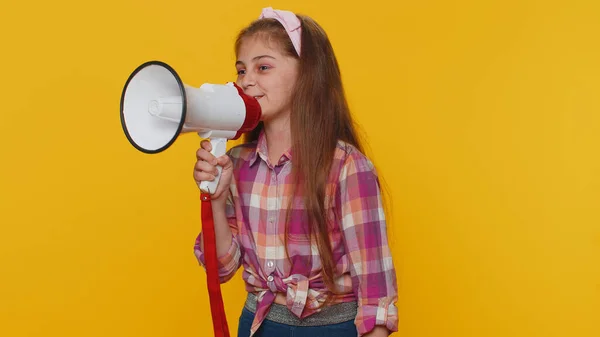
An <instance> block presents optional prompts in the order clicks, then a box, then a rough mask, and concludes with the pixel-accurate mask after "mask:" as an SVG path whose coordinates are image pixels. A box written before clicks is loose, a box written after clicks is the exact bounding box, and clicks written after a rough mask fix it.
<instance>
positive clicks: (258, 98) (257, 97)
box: [254, 95, 264, 100]
mask: <svg viewBox="0 0 600 337" xmlns="http://www.w3.org/2000/svg"><path fill="white" fill-rule="evenodd" d="M263 96H264V95H259V96H254V98H256V100H260V99H261V98H262V97H263Z"/></svg>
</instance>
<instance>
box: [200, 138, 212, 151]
mask: <svg viewBox="0 0 600 337" xmlns="http://www.w3.org/2000/svg"><path fill="white" fill-rule="evenodd" d="M200 146H201V147H202V148H203V149H205V150H206V151H209V152H210V151H212V144H211V143H210V141H208V140H206V139H205V140H203V141H201V142H200Z"/></svg>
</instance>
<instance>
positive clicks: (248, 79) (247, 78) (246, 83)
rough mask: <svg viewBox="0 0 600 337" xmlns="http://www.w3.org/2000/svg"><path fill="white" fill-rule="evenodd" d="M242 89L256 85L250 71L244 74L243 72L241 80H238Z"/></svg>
mask: <svg viewBox="0 0 600 337" xmlns="http://www.w3.org/2000/svg"><path fill="white" fill-rule="evenodd" d="M240 82H241V83H240V84H241V86H242V89H244V90H246V89H248V88H249V87H251V86H254V85H256V80H255V77H254V74H253V73H252V72H251V71H248V72H246V74H244V76H243V77H242V80H241V81H240Z"/></svg>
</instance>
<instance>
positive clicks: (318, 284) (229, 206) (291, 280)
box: [194, 7, 398, 337]
mask: <svg viewBox="0 0 600 337" xmlns="http://www.w3.org/2000/svg"><path fill="white" fill-rule="evenodd" d="M235 52H236V56H237V62H236V64H235V66H236V69H237V81H236V83H237V84H238V85H239V86H240V87H241V88H242V89H243V90H244V93H245V94H247V95H250V96H254V97H256V98H257V100H258V102H259V104H260V106H261V109H262V119H261V122H260V124H259V126H258V127H257V128H256V129H255V130H253V131H252V132H250V133H248V134H246V135H245V136H244V143H243V144H242V145H238V146H235V147H233V148H232V149H231V150H229V151H228V153H227V155H225V156H222V157H220V158H215V157H214V156H212V155H211V154H210V150H211V147H210V143H209V142H207V141H202V143H201V147H200V149H198V151H197V153H196V157H197V162H196V165H195V167H194V180H195V181H196V183H198V184H199V183H201V182H202V181H206V180H212V179H214V177H215V174H217V169H216V165H220V166H221V167H222V173H221V174H222V175H221V180H220V182H219V186H218V188H217V190H216V192H215V193H214V194H213V196H212V209H213V219H214V224H215V237H216V245H217V256H218V257H219V277H220V281H221V282H227V281H228V280H229V279H231V278H232V277H233V275H234V274H235V273H236V271H237V269H238V268H239V267H240V266H243V267H244V269H243V275H242V276H243V279H244V281H245V284H246V290H247V291H248V298H247V300H246V304H245V306H244V308H243V309H242V313H241V316H240V320H239V329H238V336H239V337H241V336H244V337H248V336H256V337H259V336H292V334H293V336H297V337H301V336H311V337H316V336H328V337H337V336H369V337H377V336H387V335H388V334H390V333H391V332H393V331H397V324H398V315H397V308H396V301H397V285H396V275H395V269H394V265H393V262H392V256H391V253H390V249H389V247H388V244H387V242H388V241H387V236H386V222H385V218H384V211H383V205H382V201H381V193H380V187H379V180H378V176H377V173H376V171H375V169H374V167H373V165H372V163H371V161H370V160H369V159H368V158H367V157H366V156H365V155H364V154H363V151H362V147H361V144H360V143H359V140H358V137H357V134H356V131H355V129H354V124H353V123H354V122H353V120H352V118H351V115H350V112H349V109H348V104H347V102H346V98H345V96H344V90H343V87H342V81H341V76H340V70H339V68H338V63H337V60H336V57H335V54H334V52H333V49H332V46H331V44H330V42H329V39H328V37H327V35H326V33H325V32H324V31H323V29H322V28H321V27H320V26H319V25H318V24H317V23H316V22H315V21H314V20H312V19H311V18H310V17H307V16H303V15H295V14H294V13H292V12H289V11H281V10H273V9H272V8H271V7H268V8H264V9H263V11H262V13H261V15H260V17H259V19H258V20H256V21H254V22H252V23H251V24H250V25H249V26H248V27H246V28H245V29H243V30H242V31H241V32H240V33H239V36H238V38H237V41H236V44H235ZM203 248H204V242H203V238H202V233H200V235H198V237H197V239H196V243H195V246H194V251H195V254H196V257H197V258H198V261H199V262H200V263H201V264H202V265H204V261H205V260H204V254H203Z"/></svg>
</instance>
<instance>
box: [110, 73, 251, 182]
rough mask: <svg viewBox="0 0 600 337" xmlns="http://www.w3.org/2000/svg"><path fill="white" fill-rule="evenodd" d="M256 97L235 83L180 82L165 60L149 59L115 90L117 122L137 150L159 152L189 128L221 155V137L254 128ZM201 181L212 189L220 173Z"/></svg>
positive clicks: (223, 141)
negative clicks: (118, 102)
mask: <svg viewBox="0 0 600 337" xmlns="http://www.w3.org/2000/svg"><path fill="white" fill-rule="evenodd" d="M260 116H261V109H260V105H259V104H258V101H257V100H256V99H255V98H254V97H251V96H248V95H245V94H244V93H243V91H242V90H241V88H239V87H238V86H237V85H236V84H235V83H232V82H229V83H227V84H211V83H204V84H202V85H201V86H200V87H198V88H196V87H193V86H190V85H187V84H185V83H183V81H182V80H181V77H180V76H179V75H178V74H177V72H176V71H175V70H174V69H173V68H172V67H171V66H169V65H168V64H166V63H164V62H161V61H149V62H146V63H144V64H142V65H140V66H139V67H137V68H136V69H135V70H134V71H133V72H132V73H131V75H130V76H129V78H128V79H127V82H126V83H125V87H124V88H123V92H122V95H121V125H122V127H123V130H124V132H125V135H126V136H127V139H128V140H129V142H130V143H131V144H132V145H133V146H134V147H135V148H136V149H138V150H139V151H141V152H144V153H149V154H155V153H160V152H162V151H164V150H166V149H167V148H169V147H170V146H171V145H172V144H173V143H174V142H175V140H176V139H177V138H178V136H179V135H180V134H182V133H189V132H195V133H198V135H199V136H200V137H202V138H207V139H210V142H211V145H212V150H211V153H212V154H213V155H214V156H216V157H219V156H222V155H224V154H225V153H226V151H227V140H230V139H237V138H238V137H239V136H240V135H241V134H242V133H244V132H248V131H250V130H252V129H254V128H255V127H256V126H257V125H258V122H259V120H260ZM218 170H219V174H218V175H217V177H216V178H215V180H213V181H206V182H202V184H201V185H200V189H201V190H202V191H204V192H208V193H211V194H212V193H214V191H215V190H216V187H217V185H218V182H219V178H220V176H221V167H218Z"/></svg>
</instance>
